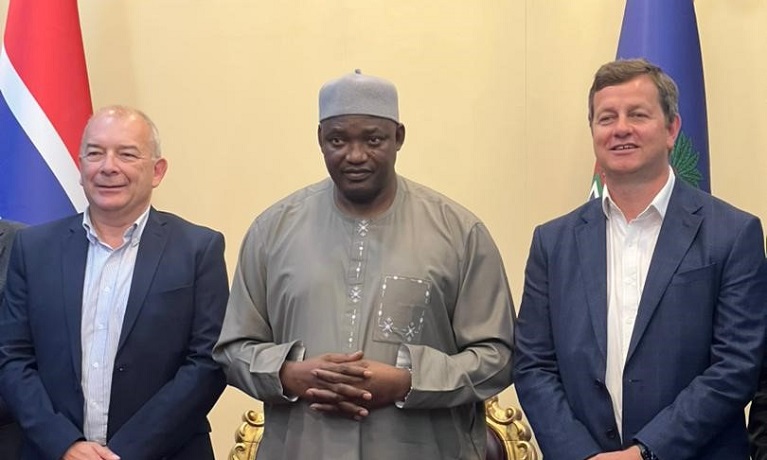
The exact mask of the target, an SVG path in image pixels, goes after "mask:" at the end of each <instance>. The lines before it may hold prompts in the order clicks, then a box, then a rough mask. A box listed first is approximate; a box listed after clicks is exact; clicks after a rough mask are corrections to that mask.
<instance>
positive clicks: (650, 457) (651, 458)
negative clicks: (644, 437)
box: [636, 442, 658, 460]
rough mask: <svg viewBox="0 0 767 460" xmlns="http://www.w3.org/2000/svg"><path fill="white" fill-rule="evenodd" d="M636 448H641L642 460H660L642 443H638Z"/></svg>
mask: <svg viewBox="0 0 767 460" xmlns="http://www.w3.org/2000/svg"><path fill="white" fill-rule="evenodd" d="M636 446H637V447H639V455H641V456H642V460H658V456H656V455H655V454H654V453H653V452H652V451H651V450H650V449H648V448H647V446H645V445H644V444H642V443H641V442H638V443H636Z"/></svg>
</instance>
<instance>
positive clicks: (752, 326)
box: [515, 59, 765, 460]
mask: <svg viewBox="0 0 767 460" xmlns="http://www.w3.org/2000/svg"><path fill="white" fill-rule="evenodd" d="M677 101H678V93H677V88H676V85H675V83H674V82H673V80H671V78H670V77H669V76H668V75H666V74H665V73H663V71H662V70H661V69H660V68H658V67H656V66H654V65H652V64H651V63H649V62H647V61H645V60H641V59H637V60H625V61H616V62H611V63H608V64H605V65H604V66H602V67H601V68H600V69H599V71H598V72H597V74H596V76H595V79H594V83H593V85H592V88H591V92H590V98H589V122H590V125H591V133H592V138H593V145H594V152H595V155H596V159H597V163H598V166H599V168H601V170H602V171H603V172H604V180H605V193H604V196H603V198H602V199H601V200H592V201H590V202H589V203H586V204H585V205H583V206H581V207H580V208H578V209H576V210H575V211H573V212H571V213H569V214H567V215H565V216H562V217H560V218H558V219H555V220H553V221H551V222H549V223H546V224H544V225H541V226H540V227H538V228H537V229H536V230H535V234H534V237H533V242H532V247H531V249H530V257H529V259H528V263H527V269H526V274H525V275H526V276H525V291H524V295H523V298H522V305H521V309H520V316H519V324H518V329H517V336H516V345H517V353H518V354H517V360H516V362H515V383H516V388H517V392H518V394H519V398H520V401H521V403H522V406H523V408H524V410H525V412H526V414H527V416H528V418H529V420H530V422H531V424H532V426H533V430H534V432H535V435H536V438H537V440H538V443H539V445H540V447H541V449H542V451H543V454H544V456H545V458H546V459H547V460H558V459H575V460H582V459H587V458H594V459H598V460H608V459H611V460H622V459H623V460H651V459H660V460H683V459H698V460H709V459H710V460H721V459H725V458H726V459H733V460H739V459H743V460H746V459H748V439H747V436H746V428H745V424H744V417H743V408H744V406H745V405H746V404H747V403H748V401H749V400H750V399H751V397H752V396H753V393H754V391H755V388H756V382H757V377H758V375H759V369H760V366H761V358H762V353H763V347H764V341H765V314H764V306H765V289H764V286H765V271H764V270H765V258H764V239H763V235H762V228H761V224H760V222H759V220H758V219H757V218H756V217H754V216H751V215H749V214H747V213H745V212H743V211H740V210H738V209H735V208H734V207H732V206H730V205H728V204H726V203H724V202H723V201H721V200H718V199H716V198H714V197H712V196H711V195H709V194H706V193H704V192H701V191H700V190H697V189H695V188H693V187H691V186H690V185H687V184H685V183H684V182H683V181H682V180H681V179H680V178H678V177H675V175H674V172H673V170H672V168H671V167H670V166H669V155H670V152H671V150H672V148H673V146H674V143H675V141H676V138H677V135H678V134H679V132H680V126H681V120H680V117H679V114H678V110H677V104H678V102H677Z"/></svg>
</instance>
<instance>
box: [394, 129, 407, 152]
mask: <svg viewBox="0 0 767 460" xmlns="http://www.w3.org/2000/svg"><path fill="white" fill-rule="evenodd" d="M394 139H395V141H396V142H397V151H399V149H401V148H402V144H404V143H405V125H403V124H402V123H399V124H398V125H397V133H396V135H395V137H394Z"/></svg>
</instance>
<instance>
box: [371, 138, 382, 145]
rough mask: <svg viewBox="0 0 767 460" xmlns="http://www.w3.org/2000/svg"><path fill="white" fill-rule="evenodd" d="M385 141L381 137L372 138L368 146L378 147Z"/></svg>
mask: <svg viewBox="0 0 767 460" xmlns="http://www.w3.org/2000/svg"><path fill="white" fill-rule="evenodd" d="M382 141H383V138H382V137H379V136H371V137H370V139H368V144H370V145H378V144H380V143H381V142H382Z"/></svg>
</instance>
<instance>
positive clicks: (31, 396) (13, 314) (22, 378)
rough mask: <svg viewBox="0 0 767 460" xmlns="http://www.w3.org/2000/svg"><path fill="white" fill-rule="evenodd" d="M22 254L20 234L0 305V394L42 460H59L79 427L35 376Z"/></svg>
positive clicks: (24, 253)
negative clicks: (57, 405)
mask: <svg viewBox="0 0 767 460" xmlns="http://www.w3.org/2000/svg"><path fill="white" fill-rule="evenodd" d="M27 249H28V248H26V247H25V245H24V233H23V232H22V233H18V234H17V235H16V238H15V241H14V245H13V250H12V252H11V260H10V264H9V267H8V279H7V280H8V283H7V284H6V289H5V292H4V294H3V297H2V301H1V302H0V303H2V305H0V392H1V393H2V396H3V397H4V398H5V401H6V403H7V404H8V406H9V407H10V408H11V411H12V412H13V413H14V415H15V416H16V419H17V420H18V421H19V423H20V424H21V427H22V429H23V430H24V431H25V433H26V437H27V438H28V439H30V440H31V441H32V442H34V443H35V445H36V446H37V448H38V449H40V451H41V452H43V453H44V454H45V456H46V458H61V457H62V456H63V455H64V452H66V450H67V449H68V448H69V446H70V445H72V444H73V443H74V442H75V441H78V440H82V439H84V436H83V434H82V431H81V430H80V428H78V427H77V426H75V424H74V423H72V422H71V421H70V420H69V419H68V418H67V417H66V416H64V415H63V414H61V413H59V412H57V411H55V410H54V408H53V404H52V403H51V399H50V397H49V395H48V391H47V390H46V388H45V386H44V385H43V382H42V380H41V378H40V375H39V373H38V371H37V360H36V357H35V348H34V343H33V339H32V334H31V330H30V325H29V311H28V303H27V281H26V280H27V272H26V262H25V259H26V257H27Z"/></svg>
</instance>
